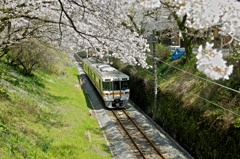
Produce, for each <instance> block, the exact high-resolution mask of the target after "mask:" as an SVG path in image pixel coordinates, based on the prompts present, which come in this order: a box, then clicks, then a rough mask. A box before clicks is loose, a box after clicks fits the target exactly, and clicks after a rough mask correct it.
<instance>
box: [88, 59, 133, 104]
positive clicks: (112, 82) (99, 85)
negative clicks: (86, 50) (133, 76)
mask: <svg viewBox="0 0 240 159" xmlns="http://www.w3.org/2000/svg"><path fill="white" fill-rule="evenodd" d="M83 63H84V71H85V72H86V73H87V75H88V77H89V78H90V80H91V81H92V83H93V84H94V86H95V87H96V89H97V90H98V92H99V94H100V95H101V97H102V98H103V100H104V102H105V106H106V107H108V108H124V107H126V106H127V104H128V100H129V96H130V89H129V76H128V75H126V74H124V73H122V72H121V71H119V70H117V69H115V68H114V67H111V66H110V65H108V64H104V63H100V62H97V60H93V59H84V60H83Z"/></svg>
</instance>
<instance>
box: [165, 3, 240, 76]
mask: <svg viewBox="0 0 240 159" xmlns="http://www.w3.org/2000/svg"><path fill="white" fill-rule="evenodd" d="M161 3H162V4H164V5H167V6H168V8H170V9H171V12H172V13H173V15H174V17H175V19H176V20H177V23H179V22H180V23H179V24H181V25H179V29H180V30H181V32H182V34H183V36H188V35H187V33H189V32H188V31H189V28H190V29H194V30H195V33H196V34H197V33H200V34H202V33H203V32H204V31H207V30H209V29H211V28H212V27H213V26H215V27H218V29H219V30H220V31H221V32H220V33H221V34H224V35H228V36H230V37H231V38H232V39H234V40H237V41H240V39H239V37H240V19H239V17H240V14H239V13H240V3H239V2H238V1H236V0H226V1H222V0H201V1H199V0H191V1H189V0H177V1H174V0H161ZM230 42H232V41H230ZM205 45H206V47H205V48H203V46H202V45H200V46H199V49H198V53H197V59H198V61H197V68H198V69H199V71H202V72H203V73H205V74H206V75H207V76H208V77H210V78H211V79H213V80H218V79H229V75H230V74H231V73H232V71H233V66H232V65H230V66H227V65H226V61H225V60H223V54H222V51H217V50H216V49H214V46H213V44H210V43H206V44H205Z"/></svg>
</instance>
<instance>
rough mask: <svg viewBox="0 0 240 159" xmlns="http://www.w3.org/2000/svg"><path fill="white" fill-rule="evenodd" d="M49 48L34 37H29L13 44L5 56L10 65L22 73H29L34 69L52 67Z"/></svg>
mask: <svg viewBox="0 0 240 159" xmlns="http://www.w3.org/2000/svg"><path fill="white" fill-rule="evenodd" d="M49 48H50V47H49V46H47V45H46V44H44V43H41V42H40V41H38V40H36V39H29V40H27V41H24V42H21V43H19V44H17V45H15V46H13V47H12V48H11V49H10V51H9V53H8V54H7V56H6V57H7V60H8V62H9V64H10V65H11V66H14V67H15V68H17V69H19V70H20V71H21V72H22V73H23V74H24V75H30V74H31V73H32V71H34V70H36V69H39V68H45V69H51V68H52V67H53V63H52V60H53V56H51V54H50V53H51V49H49Z"/></svg>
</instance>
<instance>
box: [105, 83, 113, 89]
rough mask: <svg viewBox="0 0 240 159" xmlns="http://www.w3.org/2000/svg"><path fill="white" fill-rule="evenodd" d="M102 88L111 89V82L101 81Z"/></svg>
mask: <svg viewBox="0 0 240 159" xmlns="http://www.w3.org/2000/svg"><path fill="white" fill-rule="evenodd" d="M103 90H112V82H103Z"/></svg>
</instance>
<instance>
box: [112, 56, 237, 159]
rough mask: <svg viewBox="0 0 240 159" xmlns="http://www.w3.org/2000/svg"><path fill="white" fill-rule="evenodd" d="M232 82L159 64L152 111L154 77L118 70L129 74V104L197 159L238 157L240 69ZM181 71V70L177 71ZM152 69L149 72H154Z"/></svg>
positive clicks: (188, 68)
mask: <svg viewBox="0 0 240 159" xmlns="http://www.w3.org/2000/svg"><path fill="white" fill-rule="evenodd" d="M231 62H232V63H233V64H234V68H235V70H234V73H233V75H232V76H231V79H230V80H226V81H221V80H219V81H211V80H208V79H206V78H205V77H204V75H202V74H201V73H199V72H198V71H197V70H196V68H195V61H194V59H192V61H190V62H189V63H188V64H185V65H184V66H183V65H182V63H181V61H171V60H168V62H166V63H162V62H158V70H157V72H158V94H157V103H156V107H154V81H153V73H150V72H149V71H146V70H143V69H141V68H135V67H131V66H122V65H117V62H116V63H115V66H116V67H119V68H121V70H122V71H123V72H124V73H126V74H128V75H130V79H131V80H130V81H131V83H130V87H131V97H130V98H131V100H132V101H133V102H134V103H135V104H136V105H138V106H139V108H140V109H141V110H143V111H144V112H145V113H146V114H148V116H149V117H153V114H154V113H155V114H154V115H155V116H156V118H155V119H154V121H155V122H156V123H157V124H158V125H159V126H161V127H162V128H163V129H164V130H165V131H166V132H167V133H169V134H170V135H171V136H172V137H173V138H174V139H175V140H176V141H177V142H178V143H179V144H180V145H181V146H183V147H184V148H185V149H186V150H187V151H188V152H189V153H190V154H191V155H192V156H193V157H195V158H232V159H235V158H240V149H239V147H240V131H239V129H240V117H239V114H240V112H239V106H240V92H239V88H240V83H239V79H240V76H239V74H238V73H237V72H239V70H240V65H239V63H237V62H234V61H231ZM175 68H177V69H175ZM150 71H151V70H150Z"/></svg>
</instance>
